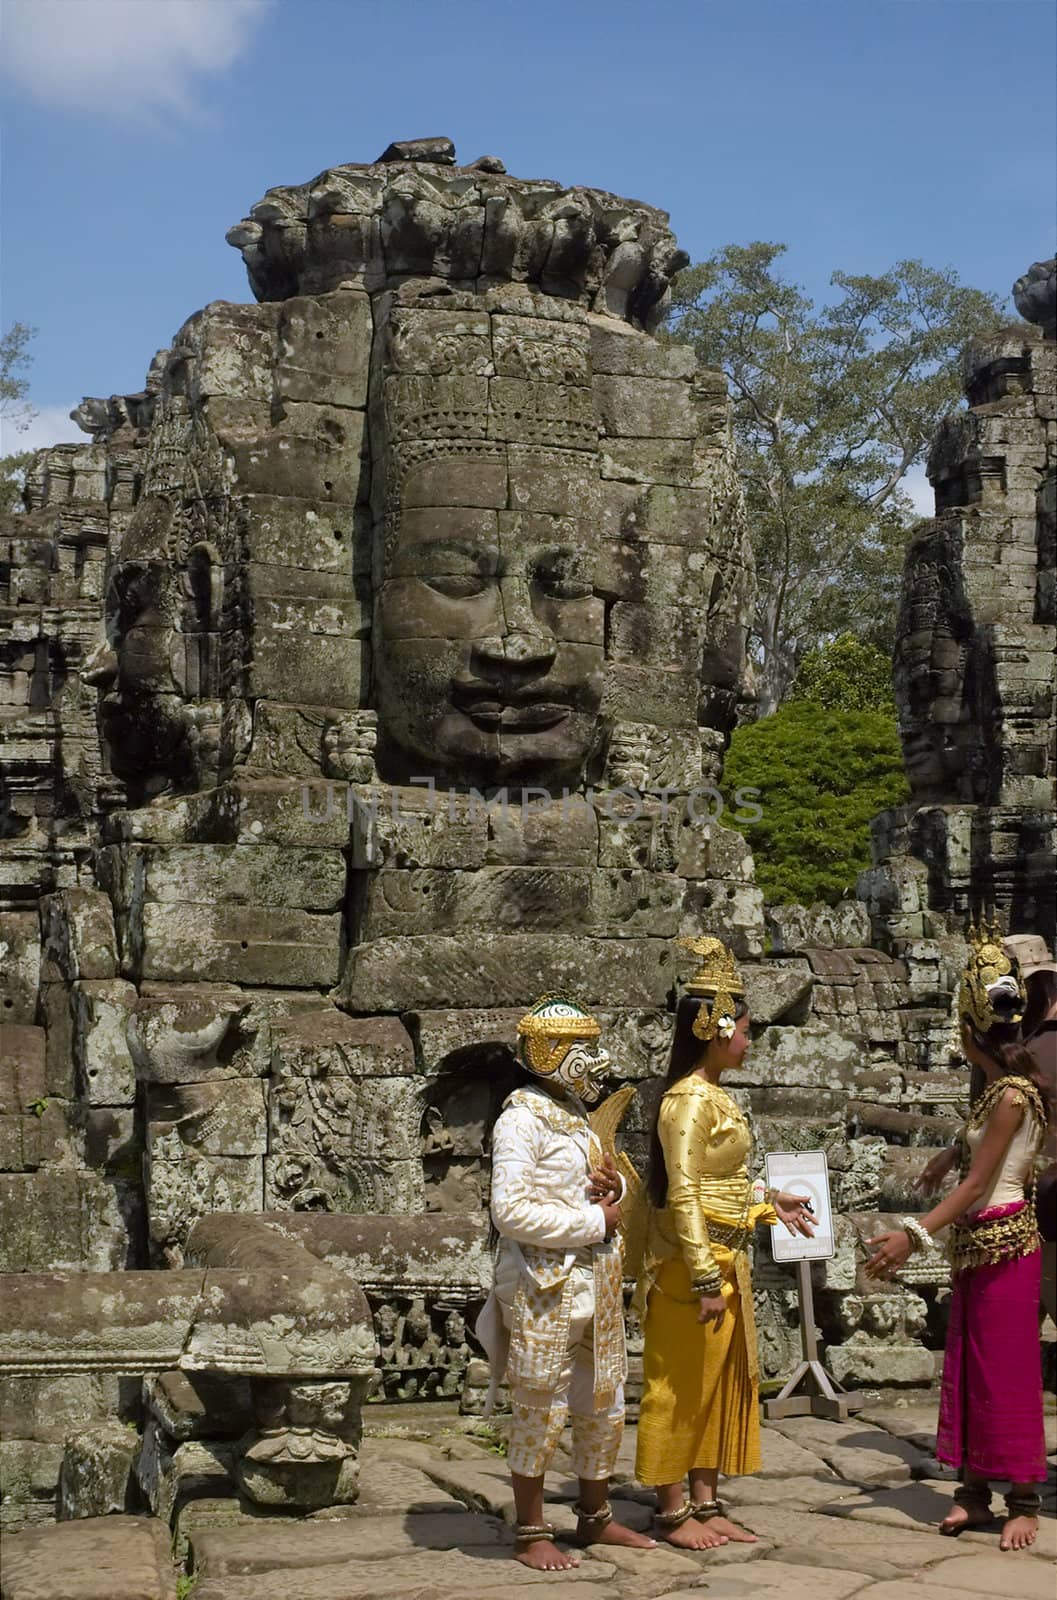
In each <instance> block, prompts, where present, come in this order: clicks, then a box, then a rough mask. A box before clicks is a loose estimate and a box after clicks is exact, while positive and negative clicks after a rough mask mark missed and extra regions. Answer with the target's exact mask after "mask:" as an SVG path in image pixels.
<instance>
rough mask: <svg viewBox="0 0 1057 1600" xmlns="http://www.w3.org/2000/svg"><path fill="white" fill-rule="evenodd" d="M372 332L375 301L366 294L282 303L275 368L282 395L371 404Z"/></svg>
mask: <svg viewBox="0 0 1057 1600" xmlns="http://www.w3.org/2000/svg"><path fill="white" fill-rule="evenodd" d="M372 335H373V327H372V322H371V302H370V298H369V297H368V296H367V295H365V294H356V293H350V292H349V291H348V290H343V291H342V292H340V293H338V294H330V295H315V296H311V297H305V296H298V297H297V298H295V299H292V300H285V301H283V303H282V306H281V308H280V311H279V361H278V366H277V371H276V387H277V389H278V392H279V394H280V396H281V397H282V398H283V399H284V400H309V401H315V402H319V403H321V404H324V405H330V406H354V407H360V408H362V407H364V406H366V404H367V379H368V373H369V369H370V361H371V339H372Z"/></svg>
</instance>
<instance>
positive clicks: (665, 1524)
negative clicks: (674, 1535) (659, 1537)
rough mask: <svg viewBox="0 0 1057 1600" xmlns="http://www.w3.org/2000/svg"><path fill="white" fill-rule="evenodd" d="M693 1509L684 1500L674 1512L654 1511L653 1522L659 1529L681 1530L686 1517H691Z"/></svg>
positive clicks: (687, 1501)
mask: <svg viewBox="0 0 1057 1600" xmlns="http://www.w3.org/2000/svg"><path fill="white" fill-rule="evenodd" d="M693 1514H694V1508H693V1506H692V1505H691V1504H690V1501H689V1500H684V1501H683V1503H682V1505H681V1506H680V1507H679V1508H678V1510H676V1511H655V1512H654V1513H653V1520H654V1522H655V1523H656V1524H657V1526H658V1527H659V1528H681V1527H682V1525H683V1523H684V1522H685V1521H686V1520H687V1518H688V1517H692V1516H693Z"/></svg>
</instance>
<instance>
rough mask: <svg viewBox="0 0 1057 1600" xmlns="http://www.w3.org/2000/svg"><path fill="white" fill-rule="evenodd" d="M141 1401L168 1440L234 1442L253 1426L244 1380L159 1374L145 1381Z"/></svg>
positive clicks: (205, 1374)
mask: <svg viewBox="0 0 1057 1600" xmlns="http://www.w3.org/2000/svg"><path fill="white" fill-rule="evenodd" d="M143 1399H144V1403H145V1405H146V1407H147V1409H148V1411H149V1413H150V1415H151V1416H152V1417H154V1418H156V1419H157V1421H158V1422H159V1423H160V1424H161V1426H162V1428H163V1429H164V1431H165V1433H167V1434H168V1435H169V1437H170V1438H171V1439H174V1440H176V1441H177V1442H180V1443H182V1442H183V1441H184V1440H185V1439H197V1438H203V1437H204V1438H213V1439H215V1438H225V1439H238V1438H240V1437H241V1436H242V1434H244V1433H245V1432H246V1430H247V1428H249V1427H250V1426H252V1423H253V1401H252V1396H251V1393H250V1380H249V1379H248V1378H244V1377H243V1378H239V1377H233V1376H230V1375H228V1374H226V1373H224V1374H218V1373H215V1372H181V1371H174V1372H163V1373H161V1374H160V1376H158V1377H155V1378H147V1379H145V1380H144V1384H143Z"/></svg>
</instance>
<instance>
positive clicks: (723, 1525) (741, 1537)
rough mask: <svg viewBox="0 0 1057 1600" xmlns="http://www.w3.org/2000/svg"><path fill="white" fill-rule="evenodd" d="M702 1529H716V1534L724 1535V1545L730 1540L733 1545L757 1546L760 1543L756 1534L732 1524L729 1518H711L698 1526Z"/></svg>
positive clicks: (734, 1523)
mask: <svg viewBox="0 0 1057 1600" xmlns="http://www.w3.org/2000/svg"><path fill="white" fill-rule="evenodd" d="M698 1526H699V1527H702V1528H714V1529H715V1531H716V1533H719V1534H722V1535H723V1540H724V1543H725V1542H726V1541H727V1540H728V1539H729V1540H730V1541H731V1543H732V1544H757V1543H759V1541H758V1540H757V1538H756V1535H755V1534H754V1533H748V1532H746V1530H745V1529H744V1528H739V1527H738V1524H737V1523H736V1522H731V1520H730V1518H729V1517H709V1519H708V1521H707V1522H702V1523H699V1524H698Z"/></svg>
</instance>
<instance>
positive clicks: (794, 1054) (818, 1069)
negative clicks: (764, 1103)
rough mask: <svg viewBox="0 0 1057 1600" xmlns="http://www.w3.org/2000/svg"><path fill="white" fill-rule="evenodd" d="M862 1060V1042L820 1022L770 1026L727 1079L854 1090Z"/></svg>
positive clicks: (747, 1082) (749, 1083) (738, 1082)
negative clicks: (784, 1026)
mask: <svg viewBox="0 0 1057 1600" xmlns="http://www.w3.org/2000/svg"><path fill="white" fill-rule="evenodd" d="M861 1064H862V1046H861V1045H860V1044H858V1043H857V1042H855V1041H853V1040H851V1039H844V1038H842V1037H841V1035H840V1034H839V1033H834V1032H833V1031H832V1030H831V1029H829V1028H823V1027H819V1026H818V1025H817V1024H811V1023H807V1024H805V1025H804V1026H803V1027H799V1028H788V1027H786V1028H783V1027H770V1028H768V1029H767V1030H766V1031H765V1032H764V1033H762V1034H760V1036H759V1037H758V1038H756V1039H754V1040H753V1042H752V1046H751V1048H750V1050H749V1052H748V1054H747V1056H746V1057H745V1059H744V1061H743V1062H742V1063H741V1065H740V1066H738V1067H736V1068H731V1069H730V1070H729V1071H727V1072H725V1073H724V1075H723V1078H724V1082H729V1083H730V1084H732V1085H733V1084H743V1085H746V1086H748V1085H761V1086H762V1085H769V1086H772V1087H774V1088H780V1087H788V1088H817V1089H840V1090H845V1091H847V1090H850V1089H851V1088H852V1087H853V1085H854V1084H855V1082H856V1079H857V1076H858V1074H859V1068H860V1067H861Z"/></svg>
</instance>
